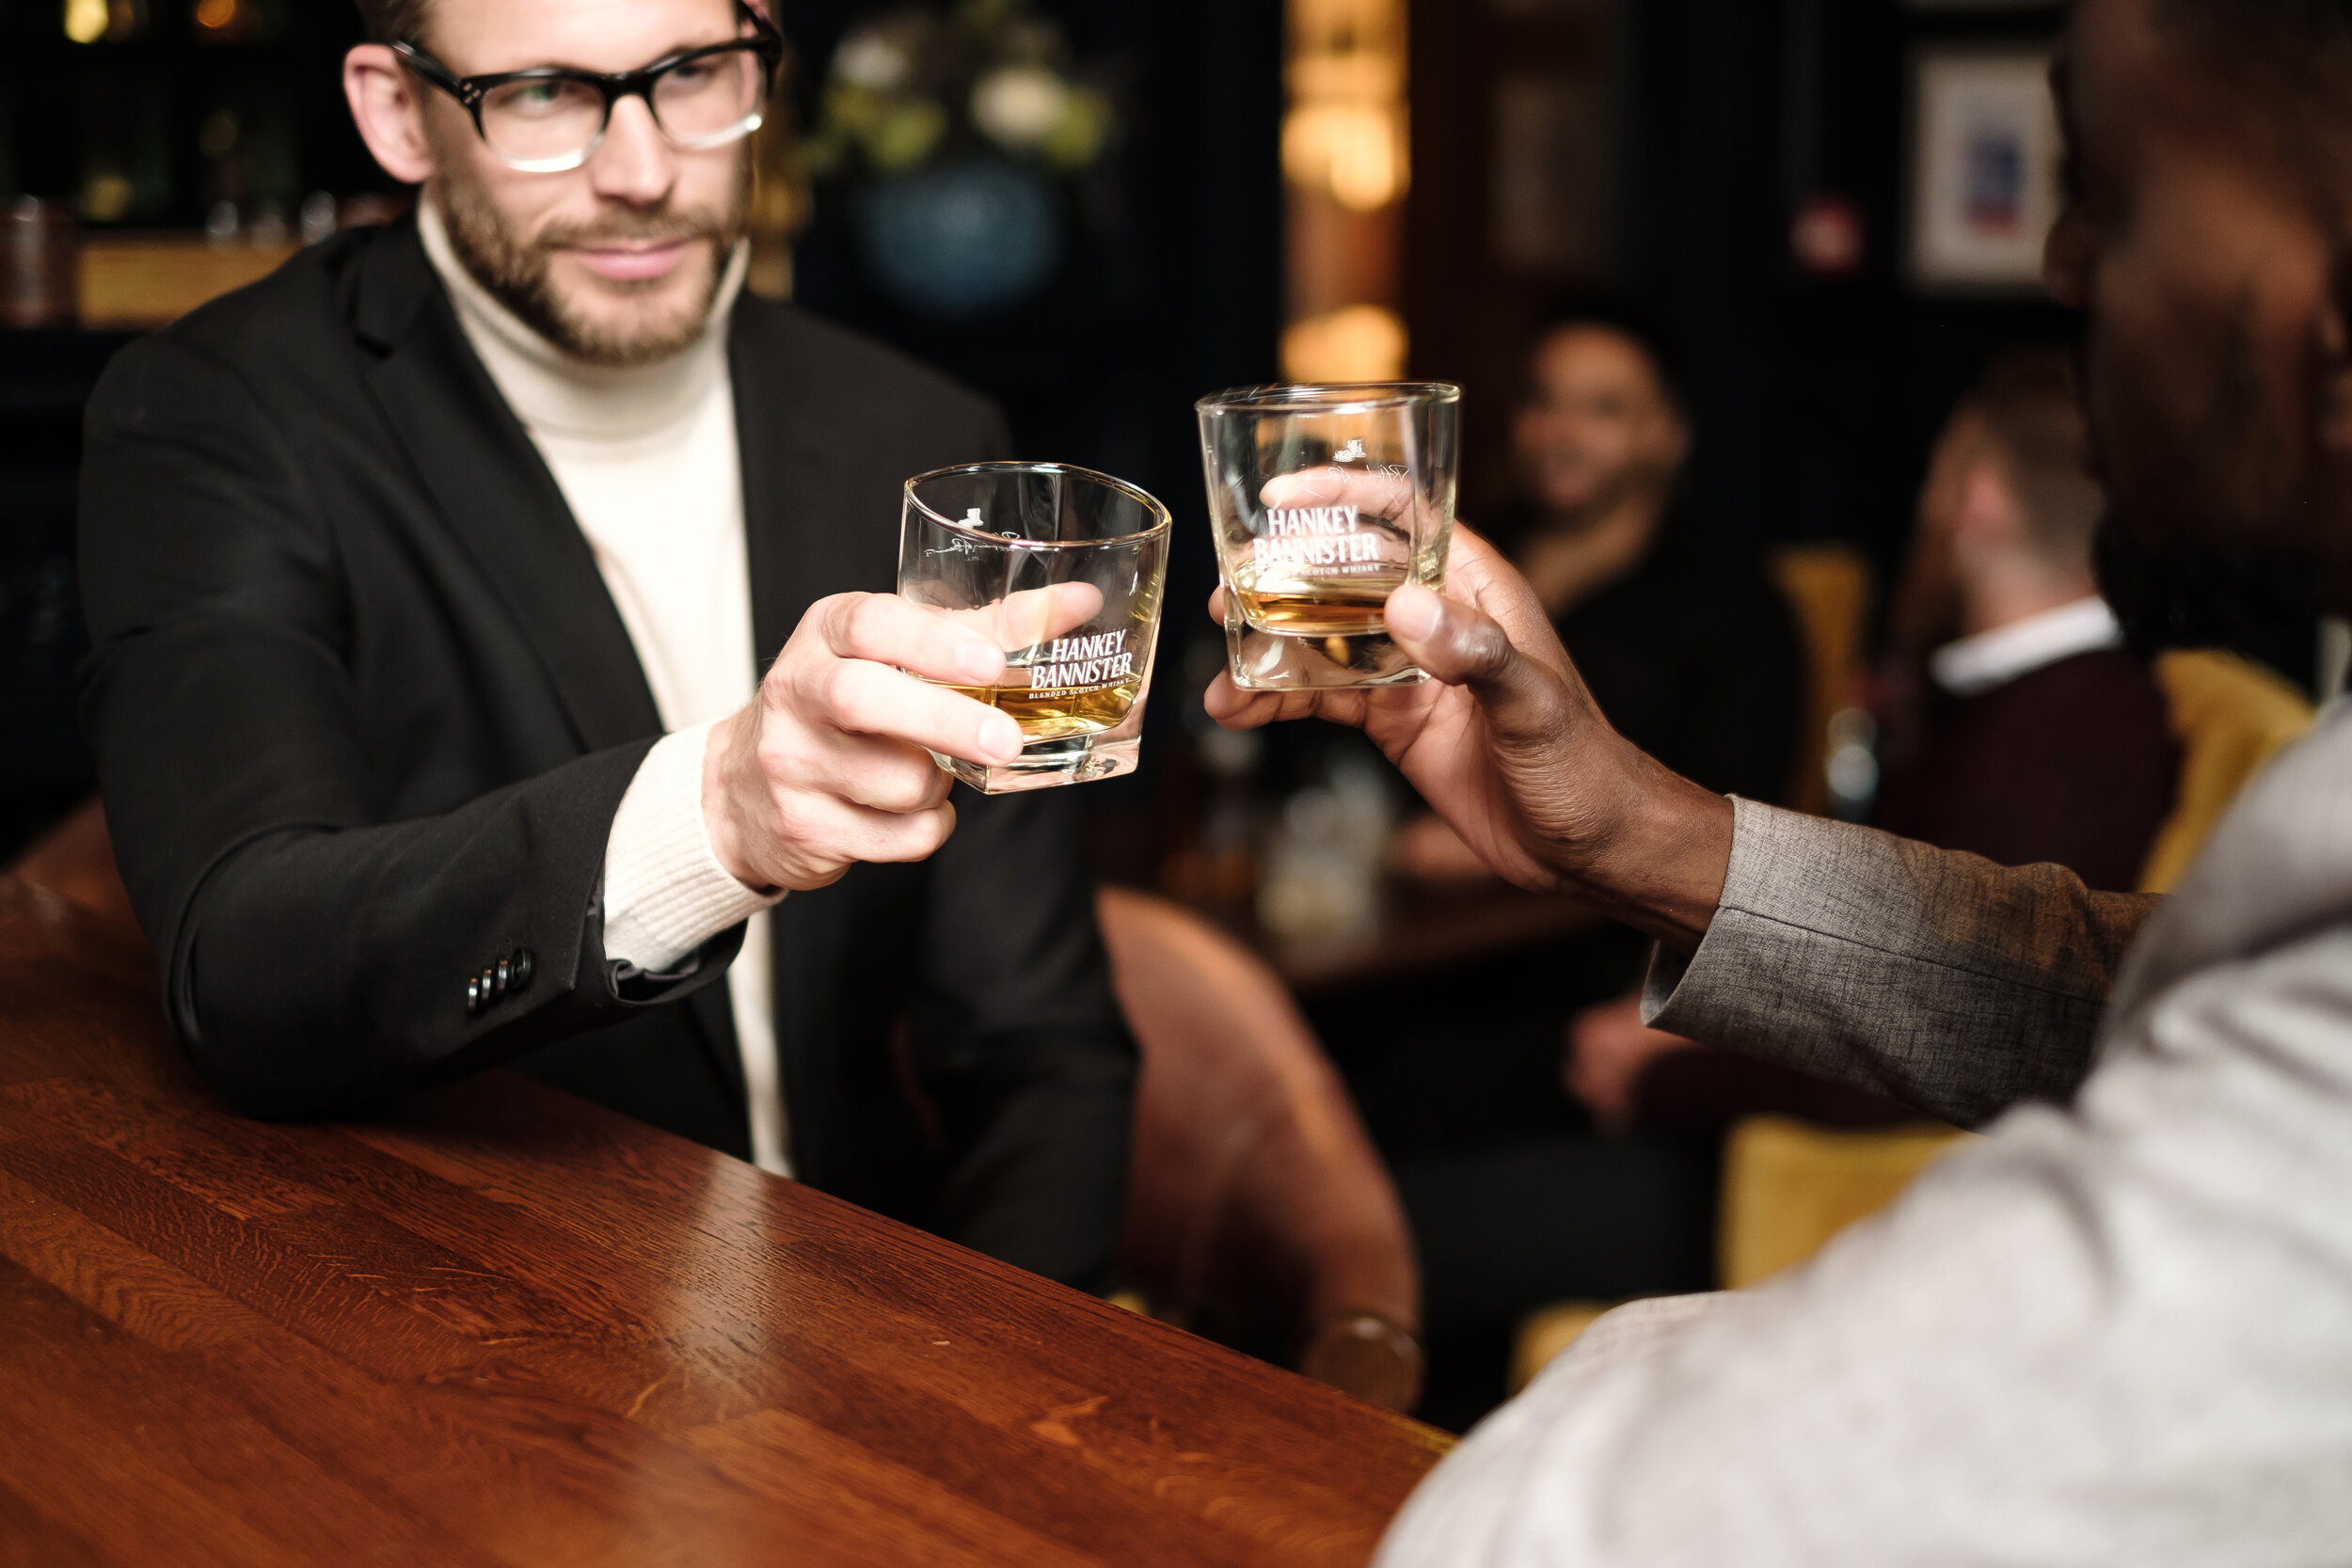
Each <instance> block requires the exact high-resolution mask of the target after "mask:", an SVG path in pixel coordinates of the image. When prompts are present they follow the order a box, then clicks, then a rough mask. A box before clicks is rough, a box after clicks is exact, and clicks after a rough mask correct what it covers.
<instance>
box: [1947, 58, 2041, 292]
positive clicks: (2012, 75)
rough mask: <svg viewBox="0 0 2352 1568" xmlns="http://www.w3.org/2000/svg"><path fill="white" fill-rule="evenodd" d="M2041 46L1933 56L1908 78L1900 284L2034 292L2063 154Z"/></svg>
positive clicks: (2039, 276)
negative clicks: (1904, 252) (1907, 252)
mask: <svg viewBox="0 0 2352 1568" xmlns="http://www.w3.org/2000/svg"><path fill="white" fill-rule="evenodd" d="M2050 59H2051V53H2050V51H2049V49H2048V48H2047V47H2044V46H2039V45H2037V46H2033V47H2011V48H1985V47H1964V46H1952V47H1935V48H1929V49H1924V50H1921V51H1920V52H1919V53H1918V54H1917V55H1915V57H1914V63H1913V71H1912V121H1911V137H1912V150H1911V275H1912V279H1913V281H1914V282H1915V283H1916V284H1918V286H1919V287H1921V288H1923V289H1931V290H1937V291H1949V292H1961V293H2026V292H2033V291H2038V290H2040V289H2041V287H2042V242H2043V241H2044V240H2045V239H2047V238H2048V237H2049V232H2050V225H2051V224H2052V223H2053V222H2055V221H2056V220H2057V218H2058V205H2059V198H2060V192H2059V165H2060V160H2061V158H2062V157H2063V155H2064V149H2063V147H2062V145H2061V143H2060V138H2059V135H2058V106H2057V104H2056V103H2054V102H2053V101H2052V98H2051V95H2050Z"/></svg>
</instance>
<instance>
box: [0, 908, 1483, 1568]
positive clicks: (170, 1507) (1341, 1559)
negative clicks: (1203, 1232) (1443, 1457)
mask: <svg viewBox="0 0 2352 1568" xmlns="http://www.w3.org/2000/svg"><path fill="white" fill-rule="evenodd" d="M324 1046H325V1042H322V1047H323V1048H324ZM1446 1441H1447V1440H1446V1439H1445V1438H1443V1437H1441V1436H1440V1435H1439V1434H1438V1433H1434V1432H1432V1431H1430V1430H1429V1429H1427V1428H1425V1427H1422V1426H1419V1425H1417V1424H1415V1423H1413V1422H1411V1421H1408V1420H1406V1419H1404V1418H1399V1417H1394V1416H1390V1415H1386V1414H1384V1413H1381V1412H1378V1411H1375V1410H1373V1409H1371V1408H1369V1407H1368V1406H1364V1405H1360V1404H1358V1403H1356V1402H1352V1401H1350V1400H1348V1399H1346V1398H1345V1397H1343V1396H1342V1395H1340V1394H1337V1393H1334V1392H1332V1391H1331V1390H1329V1389H1327V1388H1324V1387H1323V1386H1320V1385H1317V1384H1313V1383H1310V1382H1308V1381H1307V1380H1306V1379H1304V1378H1300V1377H1296V1376H1295V1375H1293V1374H1291V1373H1289V1372H1286V1371H1283V1370H1279V1369H1277V1368H1273V1367H1269V1366H1266V1365H1263V1364H1262V1363H1259V1362H1255V1361H1251V1360H1248V1359H1247V1358H1245V1357H1242V1356H1239V1355H1236V1354H1232V1353H1230V1352H1227V1351H1225V1350H1222V1349H1220V1348H1218V1347H1216V1346H1215V1345H1212V1344H1209V1343H1207V1342H1206V1341H1203V1340H1200V1339H1196V1338H1191V1337H1189V1336H1187V1335H1184V1334H1182V1333H1179V1332H1177V1331H1175V1330H1173V1329H1170V1328H1168V1327H1166V1326H1164V1325H1162V1324H1159V1323H1152V1322H1151V1321H1149V1320H1147V1319H1143V1318H1139V1317H1136V1316H1134V1315H1132V1314H1129V1313H1126V1312H1122V1311H1120V1309H1119V1308H1117V1307H1110V1306H1106V1305H1104V1304H1103V1303H1100V1302H1097V1301H1094V1300H1092V1299H1091V1298H1089V1297H1086V1296H1083V1295H1080V1294H1077V1293H1075V1292H1073V1291H1066V1290H1063V1289H1060V1288H1059V1287H1057V1286H1055V1285H1052V1284H1049V1283H1046V1282H1044V1281H1042V1280H1039V1279H1036V1278H1034V1277H1032V1276H1030V1275H1025V1274H1022V1273H1020V1272H1019V1271H1017V1270H1014V1269H1010V1268H1008V1267H1006V1266H1004V1265H1002V1264H998V1263H995V1262H993V1261H992V1260H990V1259H985V1258H982V1257H979V1256H977V1254H974V1253H971V1252H967V1251H964V1250H962V1249H961V1248H959V1247H956V1246H953V1245H950V1244H949V1243H945V1242H941V1241H938V1240H936V1239H934V1238H932V1237H930V1236H926V1235H924V1234H922V1233H920V1232H917V1231H914V1230H911V1229H908V1228H906V1227H902V1226H898V1225H894V1224H892V1223H890V1222H889V1221H886V1220H882V1219H879V1218H877V1217H875V1216H873V1215H870V1214H867V1213H866V1212H862V1211H859V1210H856V1209H853V1208H850V1206H848V1205H846V1204H842V1203H839V1202H836V1201H834V1200H833V1199H831V1198H828V1197H826V1196H823V1195H821V1194H818V1193H816V1192H812V1191H810V1190H808V1189H807V1188H804V1187H802V1186H799V1185H797V1184H795V1183H792V1182H788V1181H782V1180H776V1179H774V1178H771V1177H768V1176H765V1175H763V1174H761V1173H760V1172H758V1171H757V1170H755V1169H754V1168H753V1167H752V1166H750V1165H747V1164H741V1163H739V1162H738V1161H734V1160H731V1159H728V1158H726V1157H724V1156H722V1155H719V1154H716V1153H713V1152H711V1151H710V1150H707V1149H705V1148H700V1147H698V1146H695V1145H692V1144H690V1143H686V1142H684V1141H682V1140H680V1139H677V1138H674V1137H671V1136H669V1135H667V1134H665V1133H661V1132H656V1131H654V1130H652V1129H650V1128H647V1127H644V1126H643V1125H641V1124H638V1123H636V1122H633V1121H630V1120H628V1119H627V1118H625V1117H619V1116H615V1115H613V1114H612V1113H610V1112H607V1111H604V1110H601V1109H598V1108H596V1107H594V1106H590V1105H587V1104H585V1103H583V1102H581V1101H576V1100H573V1099H570V1098H568V1097H566V1096H564V1095H561V1094H558V1093H556V1092H554V1091H552V1090H549V1089H547V1088H545V1087H542V1086H540V1085H536V1084H533V1083H531V1082H530V1081H528V1080H526V1079H523V1078H520V1077H518V1076H516V1075H513V1074H509V1073H492V1074H487V1075H485V1076H484V1077H482V1078H479V1079H475V1080H472V1081H470V1082H469V1083H467V1084H464V1085H458V1086H457V1087H455V1088H452V1089H448V1090H445V1091H441V1092H439V1093H437V1094H436V1095H433V1096H430V1097H426V1098H423V1099H421V1100H419V1101H413V1102H410V1103H408V1104H405V1105H404V1106H402V1107H400V1108H399V1109H398V1110H396V1111H394V1112H390V1113H388V1114H386V1115H384V1116H383V1117H380V1118H378V1119H374V1120H370V1121H365V1122H352V1123H340V1124H335V1125H328V1126H321V1125H297V1124H273V1123H263V1122H255V1121H248V1120H244V1119H241V1118H238V1117H232V1116H230V1115H229V1114H228V1113H226V1112H224V1111H222V1110H221V1109H219V1108H218V1107H217V1106H216V1105H215V1103H214V1102H213V1101H211V1100H210V1098H209V1097H208V1096H207V1095H206V1093H205V1092H204V1090H203V1089H202V1088H201V1087H200V1086H199V1085H198V1084H197V1083H196V1082H195V1080H194V1078H193V1076H192V1074H190V1073H189V1071H188V1070H187V1069H186V1068H185V1067H184V1065H183V1063H182V1062H181V1060H180V1058H179V1056H178V1054H177V1053H176V1052H175V1051H174V1050H173V1049H172V1048H171V1047H170V1045H169V1044H168V1042H167V1039H166V1037H165V1036H164V1032H163V1030H162V1027H161V1024H160V1022H159V1013H158V1009H157V1006H156V998H155V995H154V991H153V981H152V977H151V961H150V959H149V958H148V957H147V955H146V953H145V952H144V950H143V948H142V947H141V946H140V944H138V943H136V942H129V941H125V940H124V939H123V938H122V937H121V936H120V935H119V934H117V932H116V929H115V928H114V927H110V926H108V925H107V924H106V923H104V922H103V921H101V920H99V919H97V918H96V917H94V916H92V915H90V914H88V913H87V912H86V911H80V910H78V909H76V908H75V907H74V906H72V905H69V904H67V903H65V902H64V901H63V900H62V899H59V898H57V897H56V895H52V894H49V893H47V892H45V891H43V890H40V889H37V888H33V887H30V886H28V885H27V884H25V883H24V882H21V881H18V880H16V879H12V878H0V1564H10V1565H13V1564H18V1563H25V1564H32V1563H39V1564H42V1565H44V1568H69V1565H80V1564H125V1565H129V1564H137V1565H140V1568H153V1565H157V1564H169V1565H187V1568H206V1565H212V1564H219V1565H222V1568H272V1565H276V1564H290V1563H304V1564H310V1563H335V1564H339V1565H340V1564H346V1563H351V1564H373V1563H394V1564H408V1563H415V1564H434V1565H437V1568H465V1565H472V1564H565V1565H571V1564H580V1565H588V1564H639V1563H661V1564H679V1565H688V1564H692V1565H696V1568H718V1565H724V1564H733V1563H751V1562H759V1563H778V1562H789V1563H795V1564H801V1563H808V1564H830V1563H880V1564H898V1563H905V1564H939V1563H965V1562H969V1563H989V1564H1005V1565H1007V1568H1065V1565H1068V1568H1076V1565H1079V1564H1096V1563H1119V1564H1194V1563H1218V1564H1259V1563H1264V1564H1277V1563H1279V1564H1290V1563H1297V1564H1309V1563H1313V1564H1343V1563H1359V1562H1362V1561H1364V1560H1366V1559H1367V1558H1368V1557H1369V1556H1370V1555H1371V1552H1372V1550H1373V1547H1374V1546H1375V1544H1376V1542H1377V1540H1378V1537H1379V1534H1380V1531H1381V1529H1382V1528H1384V1526H1385V1525H1386V1524H1387V1522H1388V1520H1389V1518H1390V1516H1391V1514H1392V1513H1394V1511H1395V1509H1396V1507H1397V1505H1398V1504H1399V1503H1401V1502H1402V1501H1403V1500H1404V1497H1405V1495H1406V1492H1407V1491H1409V1490H1410V1489H1411V1487H1412V1485H1413V1483H1414V1482H1415V1481H1417V1480H1419V1478H1420V1477H1421V1475H1422V1473H1423V1472H1424V1471H1425V1470H1426V1469H1427V1468H1428V1467H1429V1466H1430V1465H1432V1464H1433V1463H1435V1461H1436V1460H1437V1459H1438V1456H1439V1454H1440V1453H1441V1452H1442V1451H1443V1449H1444V1446H1445V1443H1446Z"/></svg>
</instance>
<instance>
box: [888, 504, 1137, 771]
mask: <svg viewBox="0 0 2352 1568" xmlns="http://www.w3.org/2000/svg"><path fill="white" fill-rule="evenodd" d="M1168 533H1169V524H1168V508H1167V507H1165V506H1162V505H1161V504H1160V503H1159V502H1158V501H1156V500H1154V499H1152V498H1151V497H1150V496H1148V495H1146V494H1144V493H1143V492H1142V491H1141V490H1138V489H1136V487H1135V486H1134V485H1132V484H1129V483H1124V482H1123V481H1120V480H1116V479H1113V478H1111V477H1110V476H1109V475H1107V474H1098V473H1093V472H1090V471H1089V470H1088V469H1085V468H1073V467H1067V466H1065V465H1063V464H1059V463H976V464H972V465H969V466H967V467H960V468H941V469H938V470H936V471H935V472H932V473H928V474H917V475H916V476H915V477H914V478H913V479H910V480H908V481H907V483H906V501H905V506H904V509H903V511H902V514H901V523H900V528H899V533H898V592H899V594H901V595H902V596H904V597H905V598H908V599H911V600H913V601H914V603H916V604H920V605H928V606H930V608H932V609H934V610H946V611H947V612H948V613H949V614H951V615H953V616H955V617H957V618H958V619H960V620H961V621H963V622H964V623H965V624H967V625H969V626H974V627H976V628H977V629H978V630H979V631H980V632H982V633H983V634H984V635H986V636H987V637H989V638H991V639H992V640H993V641H995V643H996V645H997V646H998V647H1000V648H1002V649H1003V650H1004V651H1005V674H1004V678H1003V681H1002V682H1001V683H1000V684H998V685H996V686H993V687H970V686H952V687H950V688H949V689H951V690H955V691H960V692H961V693H962V694H963V695H965V696H967V697H970V698H973V699H974V700H976V701H977V702H982V703H986V704H987V705H989V706H991V707H993V708H996V709H998V710H1000V711H1002V712H1004V713H1007V714H1009V715H1010V716H1011V718H1012V720H1013V721H1014V722H1015V723H1017V724H1019V725H1020V726H1021V735H1022V738H1023V740H1024V741H1025V745H1024V746H1023V748H1022V752H1021V755H1020V756H1019V757H1018V758H1016V759H1015V760H1013V761H1011V762H1009V763H1002V764H999V765H997V766H994V767H982V766H980V765H979V764H977V763H970V762H965V761H963V760H961V758H957V757H948V756H942V755H940V753H938V752H932V753H931V755H932V756H933V758H935V759H936V760H937V761H938V763H939V766H940V767H942V768H946V770H947V771H949V772H950V773H953V774H954V775H955V776H956V777H957V778H959V779H961V780H962V781H963V782H964V783H965V784H970V785H971V786H972V787H973V788H975V789H977V790H980V791H983V792H984V793H987V794H990V795H1006V794H1012V793H1014V792H1017V791H1021V790H1028V789H1046V788H1050V787H1052V786H1054V785H1056V784H1083V783H1086V782H1087V781H1089V780H1092V779H1107V778H1109V777H1111V776H1112V775H1114V774H1118V773H1126V772H1131V771H1133V770H1134V768H1135V766H1136V756H1137V753H1138V752H1139V751H1140V750H1141V747H1142V734H1143V705H1144V700H1145V698H1146V697H1148V696H1149V695H1150V694H1151V690H1152V651H1153V649H1154V647H1155V646H1156V645H1157V642H1158V640H1159V631H1160V602H1161V590H1162V588H1163V586H1164V584H1165V581H1166V578H1167V575H1168Z"/></svg>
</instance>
